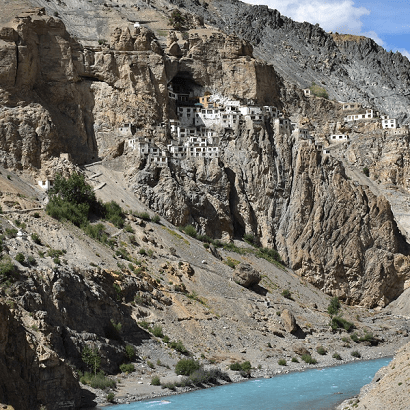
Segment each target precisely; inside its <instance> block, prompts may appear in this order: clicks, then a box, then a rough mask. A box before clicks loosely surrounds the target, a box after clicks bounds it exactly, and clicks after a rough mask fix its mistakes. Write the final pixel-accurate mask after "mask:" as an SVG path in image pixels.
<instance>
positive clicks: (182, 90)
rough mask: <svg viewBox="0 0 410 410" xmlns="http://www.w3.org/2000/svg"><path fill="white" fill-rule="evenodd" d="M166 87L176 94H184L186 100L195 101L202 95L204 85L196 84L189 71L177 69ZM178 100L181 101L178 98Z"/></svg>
mask: <svg viewBox="0 0 410 410" xmlns="http://www.w3.org/2000/svg"><path fill="white" fill-rule="evenodd" d="M168 87H169V88H171V89H172V91H173V92H174V93H176V94H178V95H185V96H186V97H187V98H186V102H188V101H191V102H196V101H197V99H198V97H201V96H202V95H204V87H203V86H202V85H200V84H198V83H197V82H196V81H195V80H194V79H193V77H192V73H190V72H189V71H179V72H178V73H177V74H176V76H175V77H174V78H173V79H172V80H171V81H170V82H169V84H168ZM178 100H179V101H178V102H183V101H181V100H180V99H178Z"/></svg>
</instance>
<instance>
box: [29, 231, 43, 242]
mask: <svg viewBox="0 0 410 410" xmlns="http://www.w3.org/2000/svg"><path fill="white" fill-rule="evenodd" d="M31 240H32V241H33V242H34V243H36V244H37V245H41V239H40V237H39V236H38V234H37V233H35V232H33V233H32V234H31Z"/></svg>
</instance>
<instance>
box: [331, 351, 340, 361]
mask: <svg viewBox="0 0 410 410" xmlns="http://www.w3.org/2000/svg"><path fill="white" fill-rule="evenodd" d="M332 357H333V359H336V360H342V356H340V354H339V353H337V352H336V353H333V355H332Z"/></svg>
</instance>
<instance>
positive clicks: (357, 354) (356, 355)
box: [350, 350, 362, 358]
mask: <svg viewBox="0 0 410 410" xmlns="http://www.w3.org/2000/svg"><path fill="white" fill-rule="evenodd" d="M350 354H351V355H352V356H353V357H357V358H360V357H362V355H361V354H360V352H359V351H358V350H353V352H350Z"/></svg>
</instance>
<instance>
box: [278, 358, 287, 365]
mask: <svg viewBox="0 0 410 410" xmlns="http://www.w3.org/2000/svg"><path fill="white" fill-rule="evenodd" d="M278 365H279V366H286V359H279V360H278Z"/></svg>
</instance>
